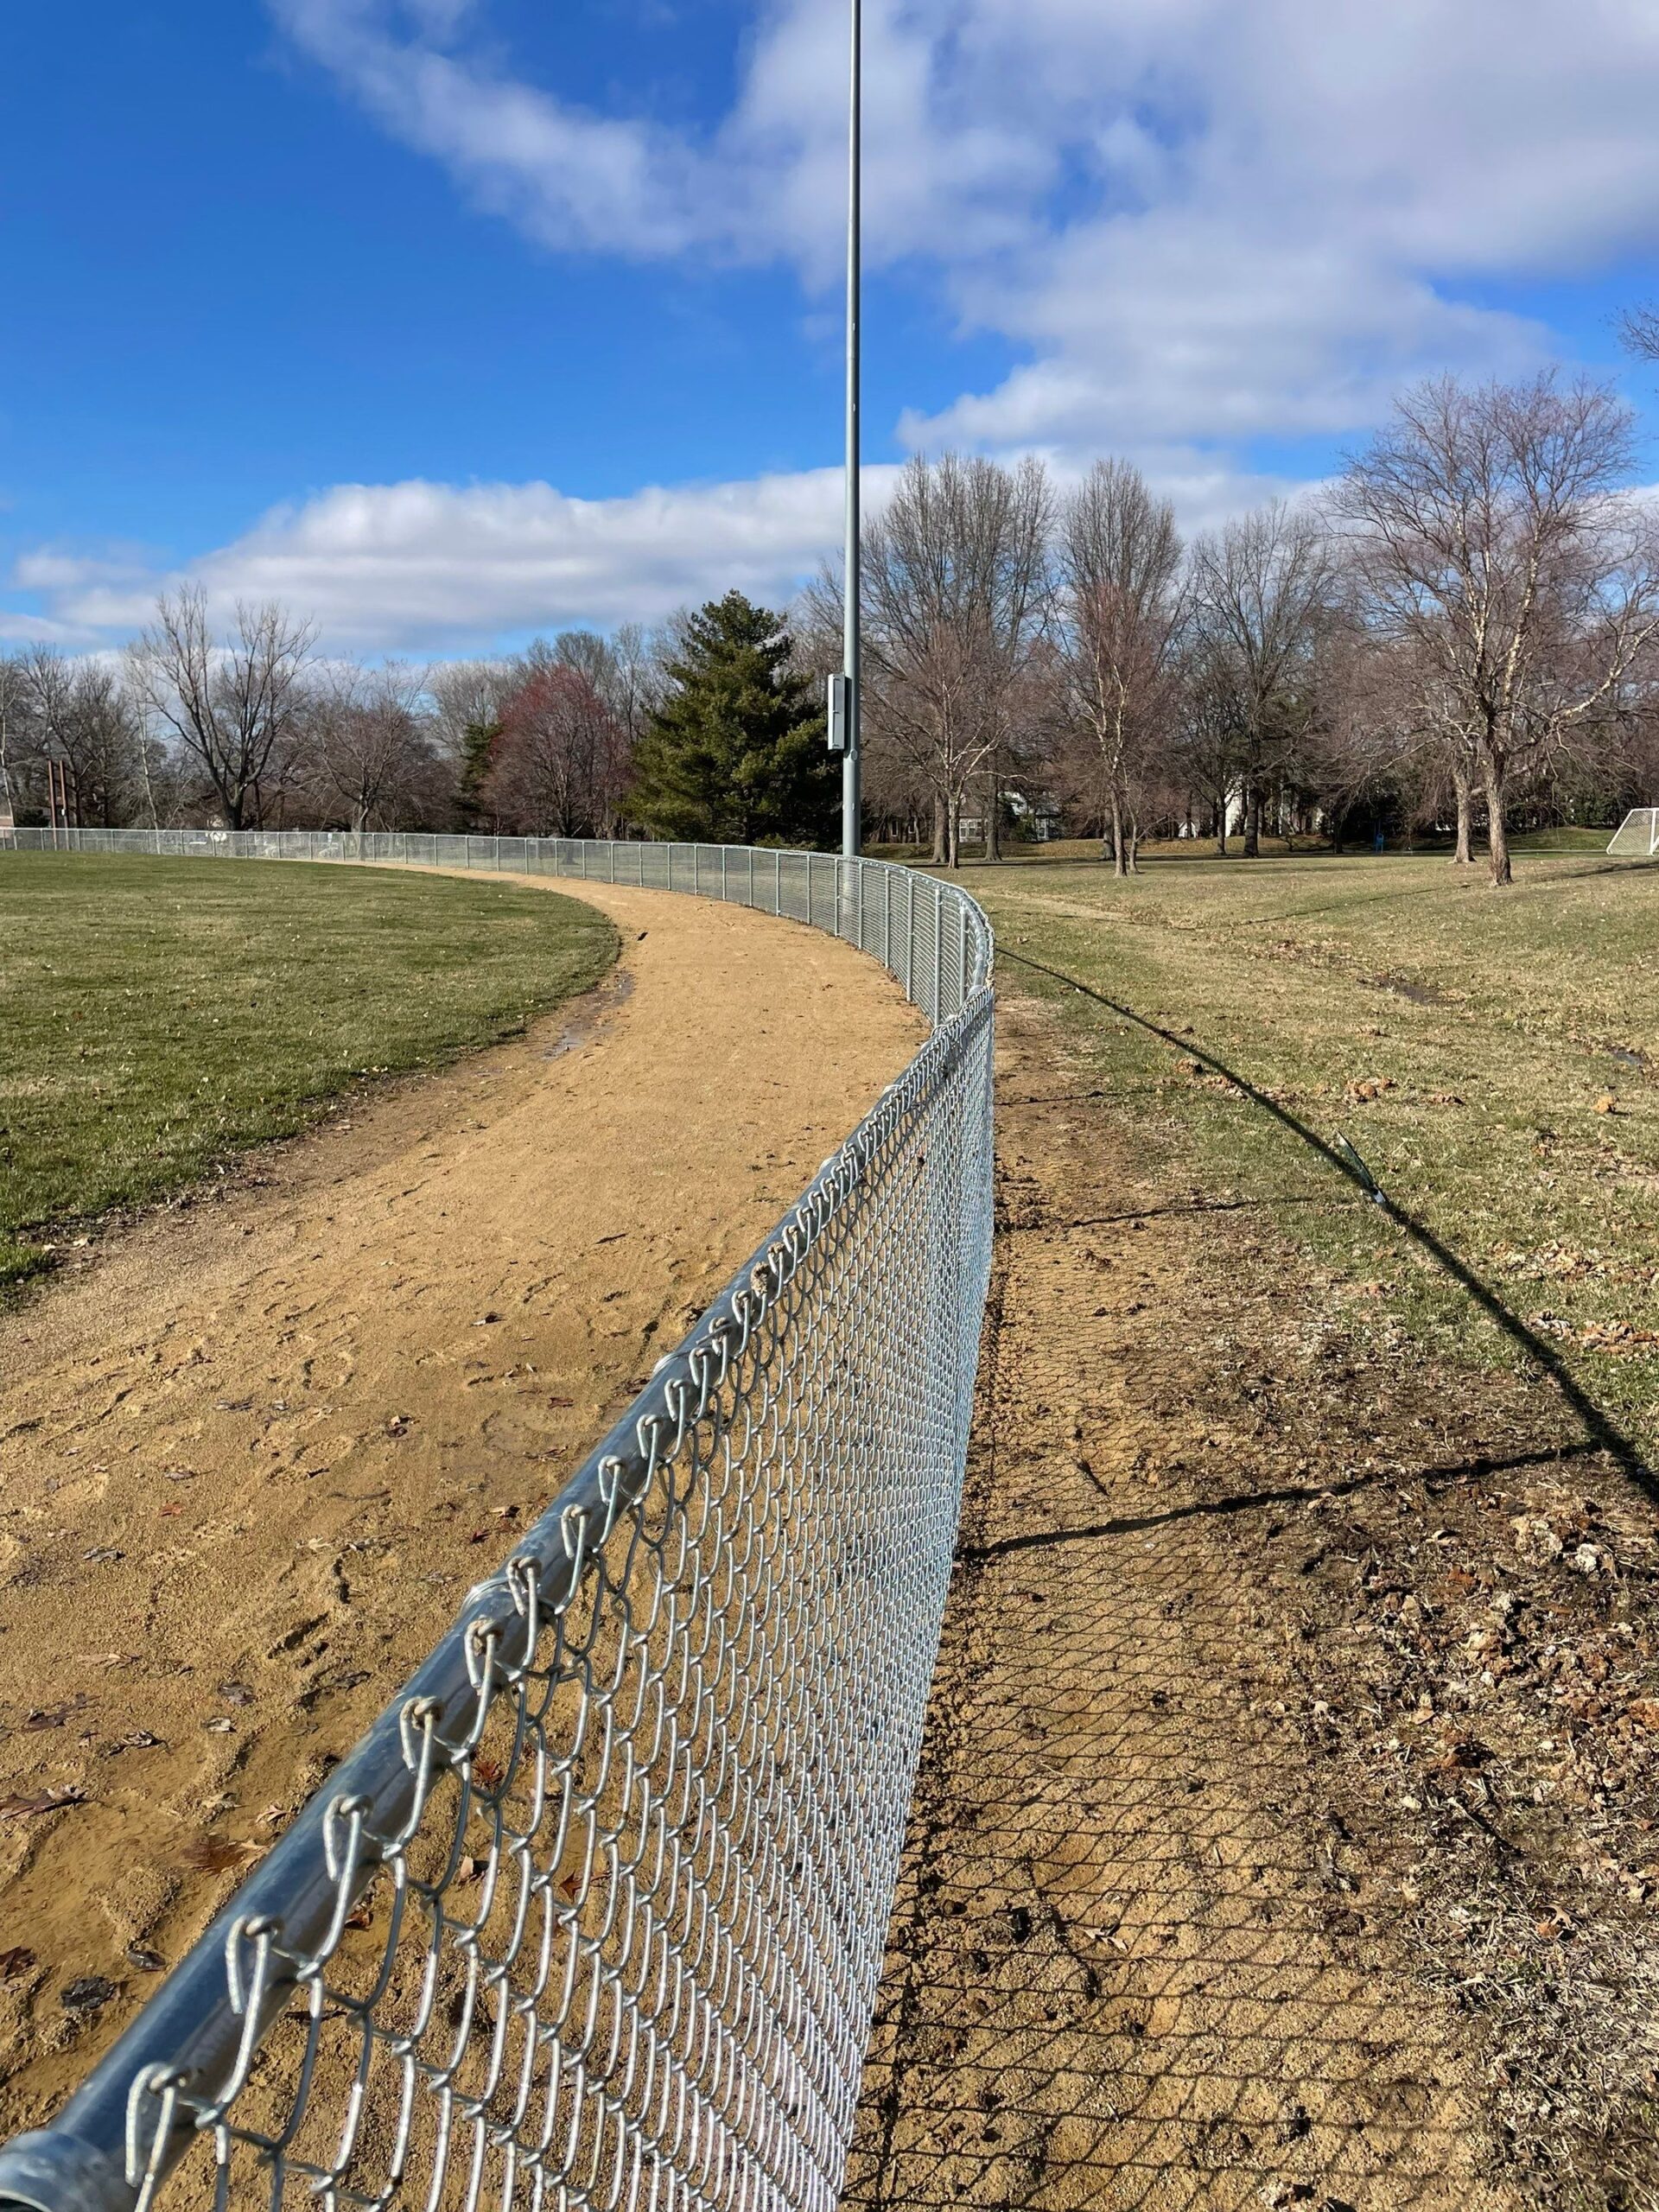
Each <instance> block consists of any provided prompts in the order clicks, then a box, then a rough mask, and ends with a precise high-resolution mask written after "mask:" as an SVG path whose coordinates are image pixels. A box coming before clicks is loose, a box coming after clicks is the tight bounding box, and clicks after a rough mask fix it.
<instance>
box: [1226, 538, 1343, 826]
mask: <svg viewBox="0 0 1659 2212" xmlns="http://www.w3.org/2000/svg"><path fill="white" fill-rule="evenodd" d="M1337 585H1338V569H1337V563H1336V561H1335V559H1334V557H1333V555H1332V547H1331V544H1330V541H1329V539H1328V537H1327V535H1326V532H1325V529H1324V526H1323V525H1322V524H1321V523H1320V521H1319V518H1318V516H1316V515H1315V514H1314V513H1313V512H1312V511H1311V510H1310V509H1308V508H1306V507H1294V506H1289V505H1286V504H1285V503H1284V502H1283V501H1282V500H1274V501H1273V502H1272V503H1271V505H1268V506H1265V507H1261V508H1258V509H1257V510H1256V512H1255V513H1254V514H1248V515H1243V516H1241V517H1240V518H1238V519H1237V520H1236V521H1234V522H1230V523H1227V524H1224V526H1223V528H1222V529H1221V530H1219V531H1216V532H1214V533H1213V534H1210V535H1206V536H1205V537H1199V538H1198V540H1197V541H1196V542H1195V543H1194V545H1193V548H1192V584H1191V591H1192V601H1191V604H1192V628H1193V632H1194V634H1195V650H1196V653H1197V658H1198V661H1199V662H1200V664H1202V667H1203V670H1204V677H1203V689H1204V691H1205V695H1206V696H1207V697H1208V698H1209V700H1210V702H1211V707H1212V708H1216V707H1217V705H1218V702H1217V694H1218V692H1219V691H1221V690H1230V693H1231V704H1230V708H1229V709H1226V710H1225V711H1224V712H1222V713H1221V721H1222V723H1223V724H1224V725H1230V727H1231V728H1233V730H1234V731H1235V733H1236V741H1237V742H1236V773H1237V778H1238V785H1239V795H1240V797H1241V798H1242V799H1243V808H1244V851H1245V854H1246V856H1247V857H1249V858H1254V857H1255V855H1256V854H1257V853H1259V852H1260V850H1261V838H1262V803H1263V800H1264V798H1265V797H1266V794H1267V791H1268V785H1269V782H1270V781H1271V779H1272V778H1273V776H1274V772H1275V771H1276V770H1280V769H1281V768H1282V766H1283V765H1284V755H1285V753H1287V750H1288V749H1289V747H1291V746H1292V745H1293V744H1294V742H1295V741H1296V740H1297V739H1298V738H1299V737H1300V736H1301V735H1302V734H1304V733H1305V731H1306V727H1307V719H1308V713H1309V707H1310V701H1309V697H1308V689H1309V687H1308V682H1307V679H1308V676H1309V673H1310V671H1311V669H1312V666H1313V653H1314V651H1315V647H1316V645H1317V643H1318V640H1319V634H1320V631H1321V628H1322V626H1324V624H1325V621H1326V620H1327V618H1328V616H1329V615H1330V613H1331V612H1332V607H1333V604H1334V601H1335V599H1336V596H1337ZM1222 804H1223V806H1225V804H1226V801H1225V800H1224V801H1223V802H1222Z"/></svg>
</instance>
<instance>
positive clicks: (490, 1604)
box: [0, 830, 992, 2212]
mask: <svg viewBox="0 0 1659 2212" xmlns="http://www.w3.org/2000/svg"><path fill="white" fill-rule="evenodd" d="M12 842H15V843H16V844H17V845H34V846H40V845H47V846H49V845H51V844H52V843H53V842H54V836H53V833H52V832H51V831H49V830H47V831H28V830H25V831H21V832H18V833H16V837H15V839H14V840H13V841H12ZM56 842H57V843H58V844H59V845H60V846H64V845H66V844H67V845H69V846H72V847H73V849H76V850H79V851H81V852H104V851H132V850H137V851H159V852H161V853H163V854H173V855H193V854H211V855H224V856H226V857H237V858H242V857H270V858H289V859H302V860H303V859H308V858H310V859H317V860H325V859H326V860H353V861H354V860H362V861H378V862H382V863H385V862H397V861H404V862H411V863H426V864H435V865H438V866H468V867H476V868H491V869H496V868H499V869H506V870H513V871H519V870H523V871H529V872H531V873H535V874H552V875H559V876H570V877H577V878H580V877H584V876H586V877H588V878H593V879H597V880H603V881H606V882H617V883H629V884H639V885H644V886H645V887H651V888H660V889H674V890H685V891H697V892H701V893H704V894H705V895H707V896H710V897H715V898H725V899H731V900H734V901H737V902H739V903H741V904H742V905H745V906H758V907H760V908H763V909H764V910H765V911H766V912H772V913H779V914H784V915H788V916H792V917H793V918H795V919H797V920H799V921H804V922H810V923H814V924H817V925H818V926H820V927H822V928H824V929H827V930H829V931H835V932H836V934H838V935H840V936H842V937H843V938H848V939H849V940H850V941H851V942H852V943H854V944H858V945H861V946H862V947H863V949H864V950H866V951H868V952H871V953H874V955H875V957H877V958H878V959H880V960H881V961H882V962H883V963H884V964H885V965H886V966H887V969H889V970H890V971H891V973H892V974H893V975H894V976H896V977H898V979H899V982H901V983H902V984H903V986H904V988H905V989H906V992H907V993H908V995H910V997H911V998H912V1001H914V1002H915V1003H916V1004H917V1005H918V1007H921V1008H922V1009H923V1010H924V1011H925V1013H926V1014H927V1015H928V1016H929V1018H930V1021H931V1024H932V1028H931V1035H930V1036H929V1038H928V1040H927V1042H926V1043H925V1045H924V1046H923V1047H922V1049H921V1050H920V1052H918V1054H917V1056H916V1058H915V1059H914V1060H913V1061H912V1063H911V1065H910V1066H909V1067H908V1068H907V1069H906V1071H905V1073H904V1074H903V1075H902V1076H901V1077H899V1080H898V1081H897V1082H896V1083H894V1084H893V1085H892V1087H891V1088H890V1089H889V1090H888V1091H887V1093H886V1095H885V1096H883V1098H882V1099H881V1101H880V1103H879V1104H878V1105H877V1107H876V1108H875V1109H874V1112H873V1113H872V1114H871V1115H870V1116H868V1119H867V1120H866V1121H865V1122H864V1123H863V1124H862V1126H861V1128H859V1129H858V1130H857V1131H856V1132H855V1134H854V1135H852V1136H851V1137H850V1138H849V1140H848V1141H847V1143H846V1144H845V1145H843V1146H842V1149H841V1150H840V1151H839V1152H838V1153H837V1154H836V1155H835V1157H834V1158H833V1159H832V1160H829V1161H828V1162H826V1164H825V1166H823V1169H822V1170H821V1171H820V1173H819V1174H818V1176H817V1179H816V1180H815V1181H814V1182H813V1183H812V1185H811V1186H810V1189H809V1190H808V1191H807V1192H806V1193H805V1194H804V1197H803V1198H801V1199H800V1201H799V1203H798V1205H795V1206H794V1207H793V1208H791V1211H790V1212H789V1213H788V1215H787V1216H786V1217H785V1220H784V1221H783V1222H782V1224H780V1225H779V1229H778V1230H777V1232H776V1233H775V1235H774V1236H772V1237H771V1238H769V1239H768V1240H767V1242H766V1244H765V1245H764V1246H763V1247H762V1248H761V1249H760V1250H759V1251H758V1252H757V1253H756V1254H755V1255H754V1257H753V1260H752V1261H751V1262H749V1264H748V1265H747V1266H746V1267H745V1268H743V1269H742V1270H741V1273H740V1274H738V1275H737V1277H736V1278H735V1279H734V1281H733V1282H732V1283H731V1284H730V1286H729V1287H728V1289H727V1290H726V1291H725V1292H724V1293H723V1294H721V1296H720V1297H719V1298H718V1299H716V1300H715V1303H714V1305H713V1306H711V1307H710V1308H709V1311H708V1313H706V1314H704V1315H703V1317H702V1319H701V1320H700V1321H699V1322H698V1323H697V1325H696V1327H695V1328H694V1329H693V1330H692V1332H691V1333H690V1336H689V1337H688V1338H686V1340H685V1342H684V1343H683V1344H682V1345H681V1346H680V1348H679V1349H678V1351H676V1352H674V1353H673V1354H671V1356H670V1357H668V1358H666V1359H664V1361H662V1362H661V1363H660V1364H659V1366H658V1369H657V1371H656V1373H655V1374H654V1376H653V1377H652V1381H651V1383H650V1384H649V1385H648V1386H647V1388H646V1389H645V1390H644V1391H643V1392H642V1393H641V1394H640V1395H639V1398H638V1399H637V1400H636V1401H635V1402H634V1403H633V1405H632V1407H631V1408H629V1410H628V1412H627V1414H626V1415H625V1417H624V1418H623V1419H622V1421H620V1422H619V1424H618V1425H617V1427H615V1428H614V1429H613V1431H612V1433H611V1434H610V1435H609V1436H608V1437H607V1438H606V1440H604V1442H603V1443H602V1444H601V1446H599V1448H598V1449H597V1450H596V1451H595V1452H594V1453H593V1454H592V1456H591V1457H590V1458H589V1459H588V1460H587V1462H586V1463H585V1464H584V1465H582V1467H581V1468H580V1469H579V1470H578V1471H577V1472H576V1473H575V1476H573V1478H571V1480H570V1481H569V1483H568V1484H566V1485H565V1487H564V1488H563V1490H562V1491H560V1492H559V1494H558V1496H557V1497H556V1498H555V1499H554V1501H553V1503H552V1504H551V1505H550V1507H549V1509H548V1510H547V1512H546V1513H545V1514H544V1515H543V1517H542V1519H541V1520H540V1521H539V1522H537V1523H536V1524H535V1526H534V1527H533V1528H531V1529H530V1530H529V1531H528V1533H527V1534H526V1535H525V1536H524V1539H523V1541H521V1543H520V1544H519V1546H518V1549H517V1550H516V1551H515V1552H514V1554H513V1555H512V1558H511V1559H509V1560H507V1561H506V1562H505V1565H504V1566H503V1567H502V1568H501V1570H500V1572H499V1573H498V1574H496V1575H495V1576H494V1577H493V1578H492V1579H491V1580H489V1581H487V1582H485V1583H482V1584H480V1586H479V1587H478V1588H477V1589H475V1590H474V1592H472V1593H471V1595H470V1597H469V1598H468V1599H467V1603H466V1605H465V1606H464V1608H463V1610H462V1612H461V1618H460V1619H459V1621H458V1622H457V1624H456V1625H455V1626H454V1628H453V1629H452V1630H450V1631H449V1633H448V1635H447V1636H445V1637H444V1638H443V1639H442V1642H441V1643H439V1644H438V1645H437V1646H436V1648H435V1649H434V1651H433V1652H432V1654H431V1656H430V1657H429V1659H428V1660H427V1661H426V1662H425V1663H424V1664H423V1666H422V1667H421V1668H420V1669H419V1670H418V1671H417V1672H416V1674H415V1675H414V1676H413V1677H412V1678H411V1679H410V1681H408V1682H407V1683H405V1684H404V1688H402V1689H401V1690H400V1691H399V1692H398V1694H397V1695H396V1696H395V1697H394V1698H393V1699H392V1700H391V1703H390V1705H388V1706H387V1707H386V1708H385V1712H384V1713H382V1714H381V1716H380V1718H379V1719H378V1721H377V1722H376V1723H375V1724H374V1726H372V1728H371V1729H370V1731H369V1732H368V1734H367V1735H366V1736H365V1738H363V1740H362V1741H361V1742H360V1743H359V1745H357V1747H356V1749H355V1750H354V1751H352V1752H351V1753H350V1754H349V1756H348V1757H347V1758H346V1759H345V1760H344V1761H343V1762H342V1764H340V1766H339V1767H338V1768H336V1769H335V1770H334V1773H333V1775H332V1776H331V1777H329V1780H328V1782H327V1784H326V1786H325V1787H324V1788H323V1789H322V1790H321V1791H320V1792H319V1794H318V1795H317V1796H315V1798H314V1799H313V1800H312V1801H311V1802H310V1804H309V1805H308V1807H307V1808H305V1810H304V1811H303V1812H302V1814H301V1815H300V1816H299V1817H298V1819H297V1820H296V1822H295V1825H294V1826H293V1827H292V1828H291V1829H290V1830H289V1833H288V1834H286V1835H285V1836H284V1837H283V1839H282V1840H281V1841H280V1842H278V1843H277V1846H276V1847H275V1848H274V1849H273V1850H272V1851H271V1852H270V1854H269V1856H268V1857H267V1858H266V1859H264V1862H263V1863H262V1864H261V1865H260V1866H258V1868H257V1870H256V1871H255V1872H254V1873H253V1874H252V1875H251V1878H249V1879H248V1880H247V1881H246V1882H245V1884H244V1885H243V1887H242V1888H241V1890H240V1891H239V1892H238V1895H237V1896H236V1897H235V1898H234V1899H233V1900H232V1903H231V1904H230V1905H229V1906H228V1907H227V1908H226V1910H225V1912H224V1913H223V1914H221V1915H220V1916H219V1919H218V1920H217V1921H215V1922H214V1923H213V1926H212V1927H210V1928H209V1929H208V1930H207V1934H206V1935H205V1936H203V1937H202V1939H201V1940H200V1942H198V1943H197V1944H196V1946H195V1947H194V1949H193V1950H192V1951H191V1952H190V1953H189V1955H188V1956H187V1957H186V1958H185V1959H184V1960H183V1961H182V1962H181V1964H180V1965H179V1966H178V1967H176V1969H175V1971H174V1973H173V1974H171V1975H170V1976H169V1978H168V1980H167V1982H166V1983H165V1984H164V1985H163V1986H162V1989H161V1990H160V1992H159V1993H158V1994H157V1995H156V1997H155V1998H154V1999H152V2000H151V2001H150V2002H149V2004H148V2005H146V2006H145V2007H144V2009H143V2011H142V2012H140V2013H139V2014H138V2016H137V2018H136V2019H135V2020H134V2022H133V2023H132V2024H131V2025H130V2027H129V2028H128V2030H127V2031H126V2032H125V2034H124V2036H123V2037H122V2038H121V2040H120V2041H119V2042H118V2044H116V2045H115V2046H114V2048H113V2049H112V2050H111V2052H110V2053H109V2055H108V2056H106V2057H105V2059H104V2060H103V2061H102V2063H100V2064H99V2066H98V2067H97V2069H96V2070H95V2071H94V2072H93V2073H92V2075H90V2076H89V2077H88V2079H87V2080H86V2082H85V2083H84V2084H83V2085H82V2087H81V2088H79V2090H78V2091H77V2092H76V2093H75V2094H74V2095H73V2097H72V2098H71V2099H70V2100H69V2101H68V2103H67V2105H66V2106H65V2107H64V2109H63V2111H62V2112H61V2113H60V2115H59V2116H58V2118H57V2119H56V2120H54V2122H53V2124H52V2125H51V2126H48V2127H46V2128H44V2129H41V2130H39V2131H37V2132H35V2133H31V2134H29V2135H23V2136H20V2137H18V2138H16V2139H15V2140H13V2141H12V2142H11V2143H10V2144H9V2145H5V2146H4V2147H3V2148H0V2204H12V2205H27V2206H30V2207H35V2208H38V2212H133V2209H134V2208H147V2207H149V2204H150V2203H151V2202H152V2201H153V2200H154V2199H155V2197H156V2194H157V2191H158V2190H163V2188H164V2185H165V2190H164V2193H165V2196H166V2197H167V2199H168V2201H169V2202H178V2203H182V2202H187V2201H192V2202H198V2203H204V2202H207V2201H208V2198H209V2196H210V2195H211V2196H212V2199H213V2202H214V2204H215V2205H216V2206H226V2207H228V2206H232V2205H234V2206H238V2207H242V2206H252V2205H254V2204H256V2203H257V2202H260V2201H261V2200H262V2199H263V2200H266V2201H269V2202H270V2204H271V2205H272V2206H274V2207H278V2208H281V2207H283V2206H285V2205H297V2204H298V2203H299V2202H302V2201H304V2202H314V2201H315V2200H318V2199H321V2201H322V2202H324V2203H326V2204H327V2205H329V2206H331V2207H346V2206H351V2207H359V2206H361V2207H381V2206H391V2205H393V2204H397V2205H398V2206H400V2207H401V2206H409V2207H416V2206H419V2207H423V2208H425V2212H473V2209H474V2208H475V2207H482V2206H485V2205H489V2206H491V2207H494V2208H500V2212H518V2208H521V2207H522V2208H526V2209H527V2212H528V2208H535V2209H536V2212H543V2209H545V2212H563V2208H575V2207H583V2208H601V2207H602V2208H605V2209H606V2212H613V2208H628V2212H635V2208H638V2212H647V2209H648V2212H681V2208H683V2212H693V2209H694V2208H696V2212H703V2209H704V2208H707V2212H772V2208H777V2212H784V2208H789V2212H794V2208H815V2209H816V2212H824V2209H825V2208H829V2207H831V2206H833V2205H834V2204H835V2203H836V2199H837V2196H838V2194H839V2190H840V2185H841V2178H842V2165H843V2160H844V2157H845V2152H846V2145H847V2142H848V2139H849V2133H850V2130H851V2126H852V2119H853V2111H854V2106H855V2100H856V2097H857V2094H858V2086H859V2077H860V2072H861V2062H862V2058H863V2053H864V2047H865V2043H866V2039H867V2037H868V2031H869V2025H870V2017H871V2011H872V2006H873V2005H874V1995H875V1988H876V1983H877V1979H878V1976H879V1974H880V1967H881V1961H882V1953H883V1948H884V1942H885V1936H886V1930H887V1919H888V1915H889V1911H890V1910H891V1904H892V1898H893V1888H894V1884H895V1881H896V1878H897V1870H898V1864H899V1848H900V1845H901V1842H902V1840H903V1835H904V1831H905V1825H906V1813H907V1809H908V1806H909V1802H910V1797H911V1791H912V1783H913V1778H914V1774H915V1769H916V1763H917V1759H918V1754H919V1750H920V1744H921V1733H922V1721H923V1715H924V1711H925V1704H926V1699H927V1691H928V1683H929V1678H930V1675H931V1671H932V1667H933V1662H934V1658H935V1654H936V1649H937V1646H938V1635H939V1626H940V1621H941V1618H942V1616H943V1612H944V1599H945V1590H946V1584H947V1581H948V1579H949V1575H950V1559H951V1550H952V1544H953V1540H954V1534H955V1529H956V1521H957V1504H958V1499H959V1493H960V1488H961V1481H962V1473H963V1459H964V1454H965V1452H966V1447H967V1439H968V1424H969V1409H970V1405H971V1400H972V1395H973V1383H974V1374H975V1367H976V1358H977V1352H978V1340H979V1328H980V1319H981V1314H982V1308H983V1304H984V1297H985V1289H986V1282H987V1277H988V1270H989V1262H990V1241H991V1045H992V1002H991V989H990V982H991V956H992V946H991V938H990V931H989V928H988V924H987V923H986V921H985V918H984V916H983V915H982V912H980V910H979V908H978V907H977V906H976V904H975V903H974V901H973V900H972V899H969V898H968V897H966V896H965V895H964V894H963V893H962V892H960V891H958V890H957V889H956V888H955V887H953V886H950V885H946V884H942V883H940V882H938V881H937V880H934V879H932V878H930V877H927V876H923V875H918V874H913V873H912V872H910V871H907V870H906V869H903V868H892V867H888V866H885V865H883V864H880V863H878V862H870V861H844V860H841V859H839V858H836V857H832V856H826V855H817V854H811V855H809V854H802V853H781V852H772V851H761V850H751V849H747V848H742V847H729V846H726V847H722V846H708V845H702V846H691V845H660V844H635V843H605V842H577V841H572V840H566V839H541V840H537V839H524V838H512V837H504V838H501V839H499V840H498V839H495V838H483V837H466V838H463V837H447V836H362V837H356V836H330V835H325V834H322V833H318V834H315V835H313V834H311V833H308V832H305V831H299V832H290V833H284V834H276V833H260V832H242V833H236V834H232V833H229V832H216V831H190V830H183V831H147V830H145V831H119V830H112V831H105V830H79V831H64V830H60V831H58V832H57V833H56ZM693 1011H694V1010H693ZM672 1049H673V1046H672V1039H664V1050H665V1051H669V1052H671V1051H672ZM169 2177H170V2178H169Z"/></svg>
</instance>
